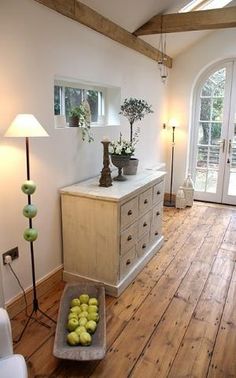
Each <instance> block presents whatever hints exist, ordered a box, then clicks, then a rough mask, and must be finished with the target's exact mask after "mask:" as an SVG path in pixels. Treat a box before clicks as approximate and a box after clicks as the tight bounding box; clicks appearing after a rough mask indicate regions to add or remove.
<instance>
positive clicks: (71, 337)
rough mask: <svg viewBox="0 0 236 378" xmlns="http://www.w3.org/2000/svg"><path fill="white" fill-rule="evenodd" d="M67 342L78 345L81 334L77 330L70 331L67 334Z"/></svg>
mask: <svg viewBox="0 0 236 378" xmlns="http://www.w3.org/2000/svg"><path fill="white" fill-rule="evenodd" d="M67 342H68V344H69V345H73V346H74V345H78V344H79V335H78V334H77V333H76V332H70V333H68V335H67Z"/></svg>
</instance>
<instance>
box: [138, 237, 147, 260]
mask: <svg viewBox="0 0 236 378" xmlns="http://www.w3.org/2000/svg"><path fill="white" fill-rule="evenodd" d="M148 247H149V233H148V234H146V235H145V236H143V237H142V238H141V239H140V241H139V242H138V245H137V255H138V257H142V256H144V255H145V254H146V253H147V251H148Z"/></svg>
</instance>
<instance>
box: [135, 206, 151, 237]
mask: <svg viewBox="0 0 236 378" xmlns="http://www.w3.org/2000/svg"><path fill="white" fill-rule="evenodd" d="M151 219H152V211H149V212H148V213H147V214H145V215H143V216H142V218H140V219H139V221H138V238H139V239H140V237H141V236H143V235H144V234H146V233H147V232H149V231H150V227H151Z"/></svg>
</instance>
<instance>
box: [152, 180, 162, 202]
mask: <svg viewBox="0 0 236 378" xmlns="http://www.w3.org/2000/svg"><path fill="white" fill-rule="evenodd" d="M163 198H164V181H161V182H159V183H158V184H156V185H154V187H153V192H152V201H153V203H156V202H160V201H161V202H163Z"/></svg>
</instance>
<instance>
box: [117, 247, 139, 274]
mask: <svg viewBox="0 0 236 378" xmlns="http://www.w3.org/2000/svg"><path fill="white" fill-rule="evenodd" d="M136 261H137V255H136V251H135V247H133V248H132V249H131V250H130V251H129V252H127V253H126V254H125V255H124V256H123V257H122V259H121V261H120V279H121V278H124V277H125V276H126V275H127V274H128V273H129V271H130V270H131V269H132V268H133V266H134V265H135V263H136Z"/></svg>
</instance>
